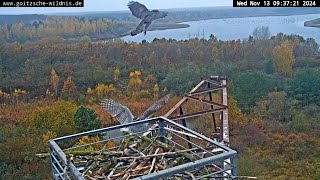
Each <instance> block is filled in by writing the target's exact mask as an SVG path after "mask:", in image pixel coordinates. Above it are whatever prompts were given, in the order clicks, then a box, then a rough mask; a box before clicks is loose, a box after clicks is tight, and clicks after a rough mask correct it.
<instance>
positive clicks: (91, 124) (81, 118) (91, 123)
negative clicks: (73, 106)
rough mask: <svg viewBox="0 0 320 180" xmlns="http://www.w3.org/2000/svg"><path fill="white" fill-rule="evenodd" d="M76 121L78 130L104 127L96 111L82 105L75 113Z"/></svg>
mask: <svg viewBox="0 0 320 180" xmlns="http://www.w3.org/2000/svg"><path fill="white" fill-rule="evenodd" d="M74 123H75V126H76V130H77V131H78V132H85V131H90V130H94V129H99V128H101V127H102V124H101V121H100V119H99V118H98V116H97V114H96V112H95V111H93V110H91V109H88V108H86V107H83V106H80V107H79V108H78V110H77V112H76V113H75V114H74Z"/></svg>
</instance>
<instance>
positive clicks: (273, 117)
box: [253, 92, 297, 122]
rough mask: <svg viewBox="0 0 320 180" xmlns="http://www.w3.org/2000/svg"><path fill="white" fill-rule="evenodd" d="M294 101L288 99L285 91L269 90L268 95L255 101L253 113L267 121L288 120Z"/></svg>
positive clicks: (290, 116)
mask: <svg viewBox="0 0 320 180" xmlns="http://www.w3.org/2000/svg"><path fill="white" fill-rule="evenodd" d="M296 104H297V103H296V101H294V100H292V99H289V98H288V97H287V94H286V93H285V92H271V93H269V94H268V97H267V98H265V99H263V100H261V101H259V102H257V105H256V106H255V107H254V110H253V113H254V114H255V115H256V116H259V117H261V118H263V119H266V120H269V121H282V122H287V121H290V120H291V119H292V117H293V112H294V108H295V105H296Z"/></svg>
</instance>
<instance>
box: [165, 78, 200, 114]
mask: <svg viewBox="0 0 320 180" xmlns="http://www.w3.org/2000/svg"><path fill="white" fill-rule="evenodd" d="M204 83H205V81H204V80H202V81H201V82H200V83H199V84H198V85H197V86H196V87H194V88H193V89H192V90H191V91H190V92H189V93H193V92H195V91H196V90H197V89H199V88H200V87H201V86H202V85H203V84H204ZM186 101H188V98H187V97H183V98H182V99H181V100H180V101H179V102H178V103H177V104H176V105H175V106H174V107H173V108H171V109H170V110H169V111H168V112H167V113H166V114H165V115H164V117H166V118H169V116H170V115H171V114H172V113H173V112H174V111H176V110H177V109H178V108H179V107H180V106H181V105H182V104H183V103H185V102H186ZM170 119H171V118H170Z"/></svg>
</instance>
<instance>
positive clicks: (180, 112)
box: [179, 106, 192, 149]
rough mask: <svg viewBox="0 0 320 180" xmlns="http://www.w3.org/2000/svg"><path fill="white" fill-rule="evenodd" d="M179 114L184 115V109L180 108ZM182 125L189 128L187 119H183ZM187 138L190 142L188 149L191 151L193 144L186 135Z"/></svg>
mask: <svg viewBox="0 0 320 180" xmlns="http://www.w3.org/2000/svg"><path fill="white" fill-rule="evenodd" d="M179 114H180V115H183V110H182V107H181V106H180V107H179ZM182 125H183V126H184V127H187V123H186V120H185V119H182ZM186 138H187V140H188V141H189V142H188V147H189V149H191V148H192V144H191V143H190V141H191V140H190V137H189V136H187V135H186Z"/></svg>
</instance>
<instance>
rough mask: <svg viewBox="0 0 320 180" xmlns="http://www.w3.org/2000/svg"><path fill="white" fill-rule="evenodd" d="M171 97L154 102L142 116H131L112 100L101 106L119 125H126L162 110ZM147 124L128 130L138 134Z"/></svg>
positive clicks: (106, 100)
mask: <svg viewBox="0 0 320 180" xmlns="http://www.w3.org/2000/svg"><path fill="white" fill-rule="evenodd" d="M172 96H173V94H172V93H169V94H167V95H166V96H164V97H163V98H161V99H159V100H158V101H156V102H154V103H153V104H152V105H151V106H150V107H149V108H148V109H147V110H146V111H145V112H144V113H143V115H142V116H133V114H132V113H131V111H130V110H129V109H128V108H127V107H126V106H124V105H122V104H120V103H117V102H115V101H114V100H112V99H105V100H103V101H102V102H101V106H102V107H103V108H104V109H105V110H106V111H107V112H108V113H109V114H110V115H111V116H112V117H113V118H116V119H117V120H118V121H119V122H120V124H127V123H131V122H134V121H140V120H144V119H146V118H149V117H151V116H152V114H154V113H155V112H157V111H159V110H160V109H162V107H163V106H164V105H166V104H167V103H168V102H169V100H170V98H171V97H172ZM146 128H147V124H145V127H133V128H131V129H130V131H132V132H140V131H142V130H146Z"/></svg>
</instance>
